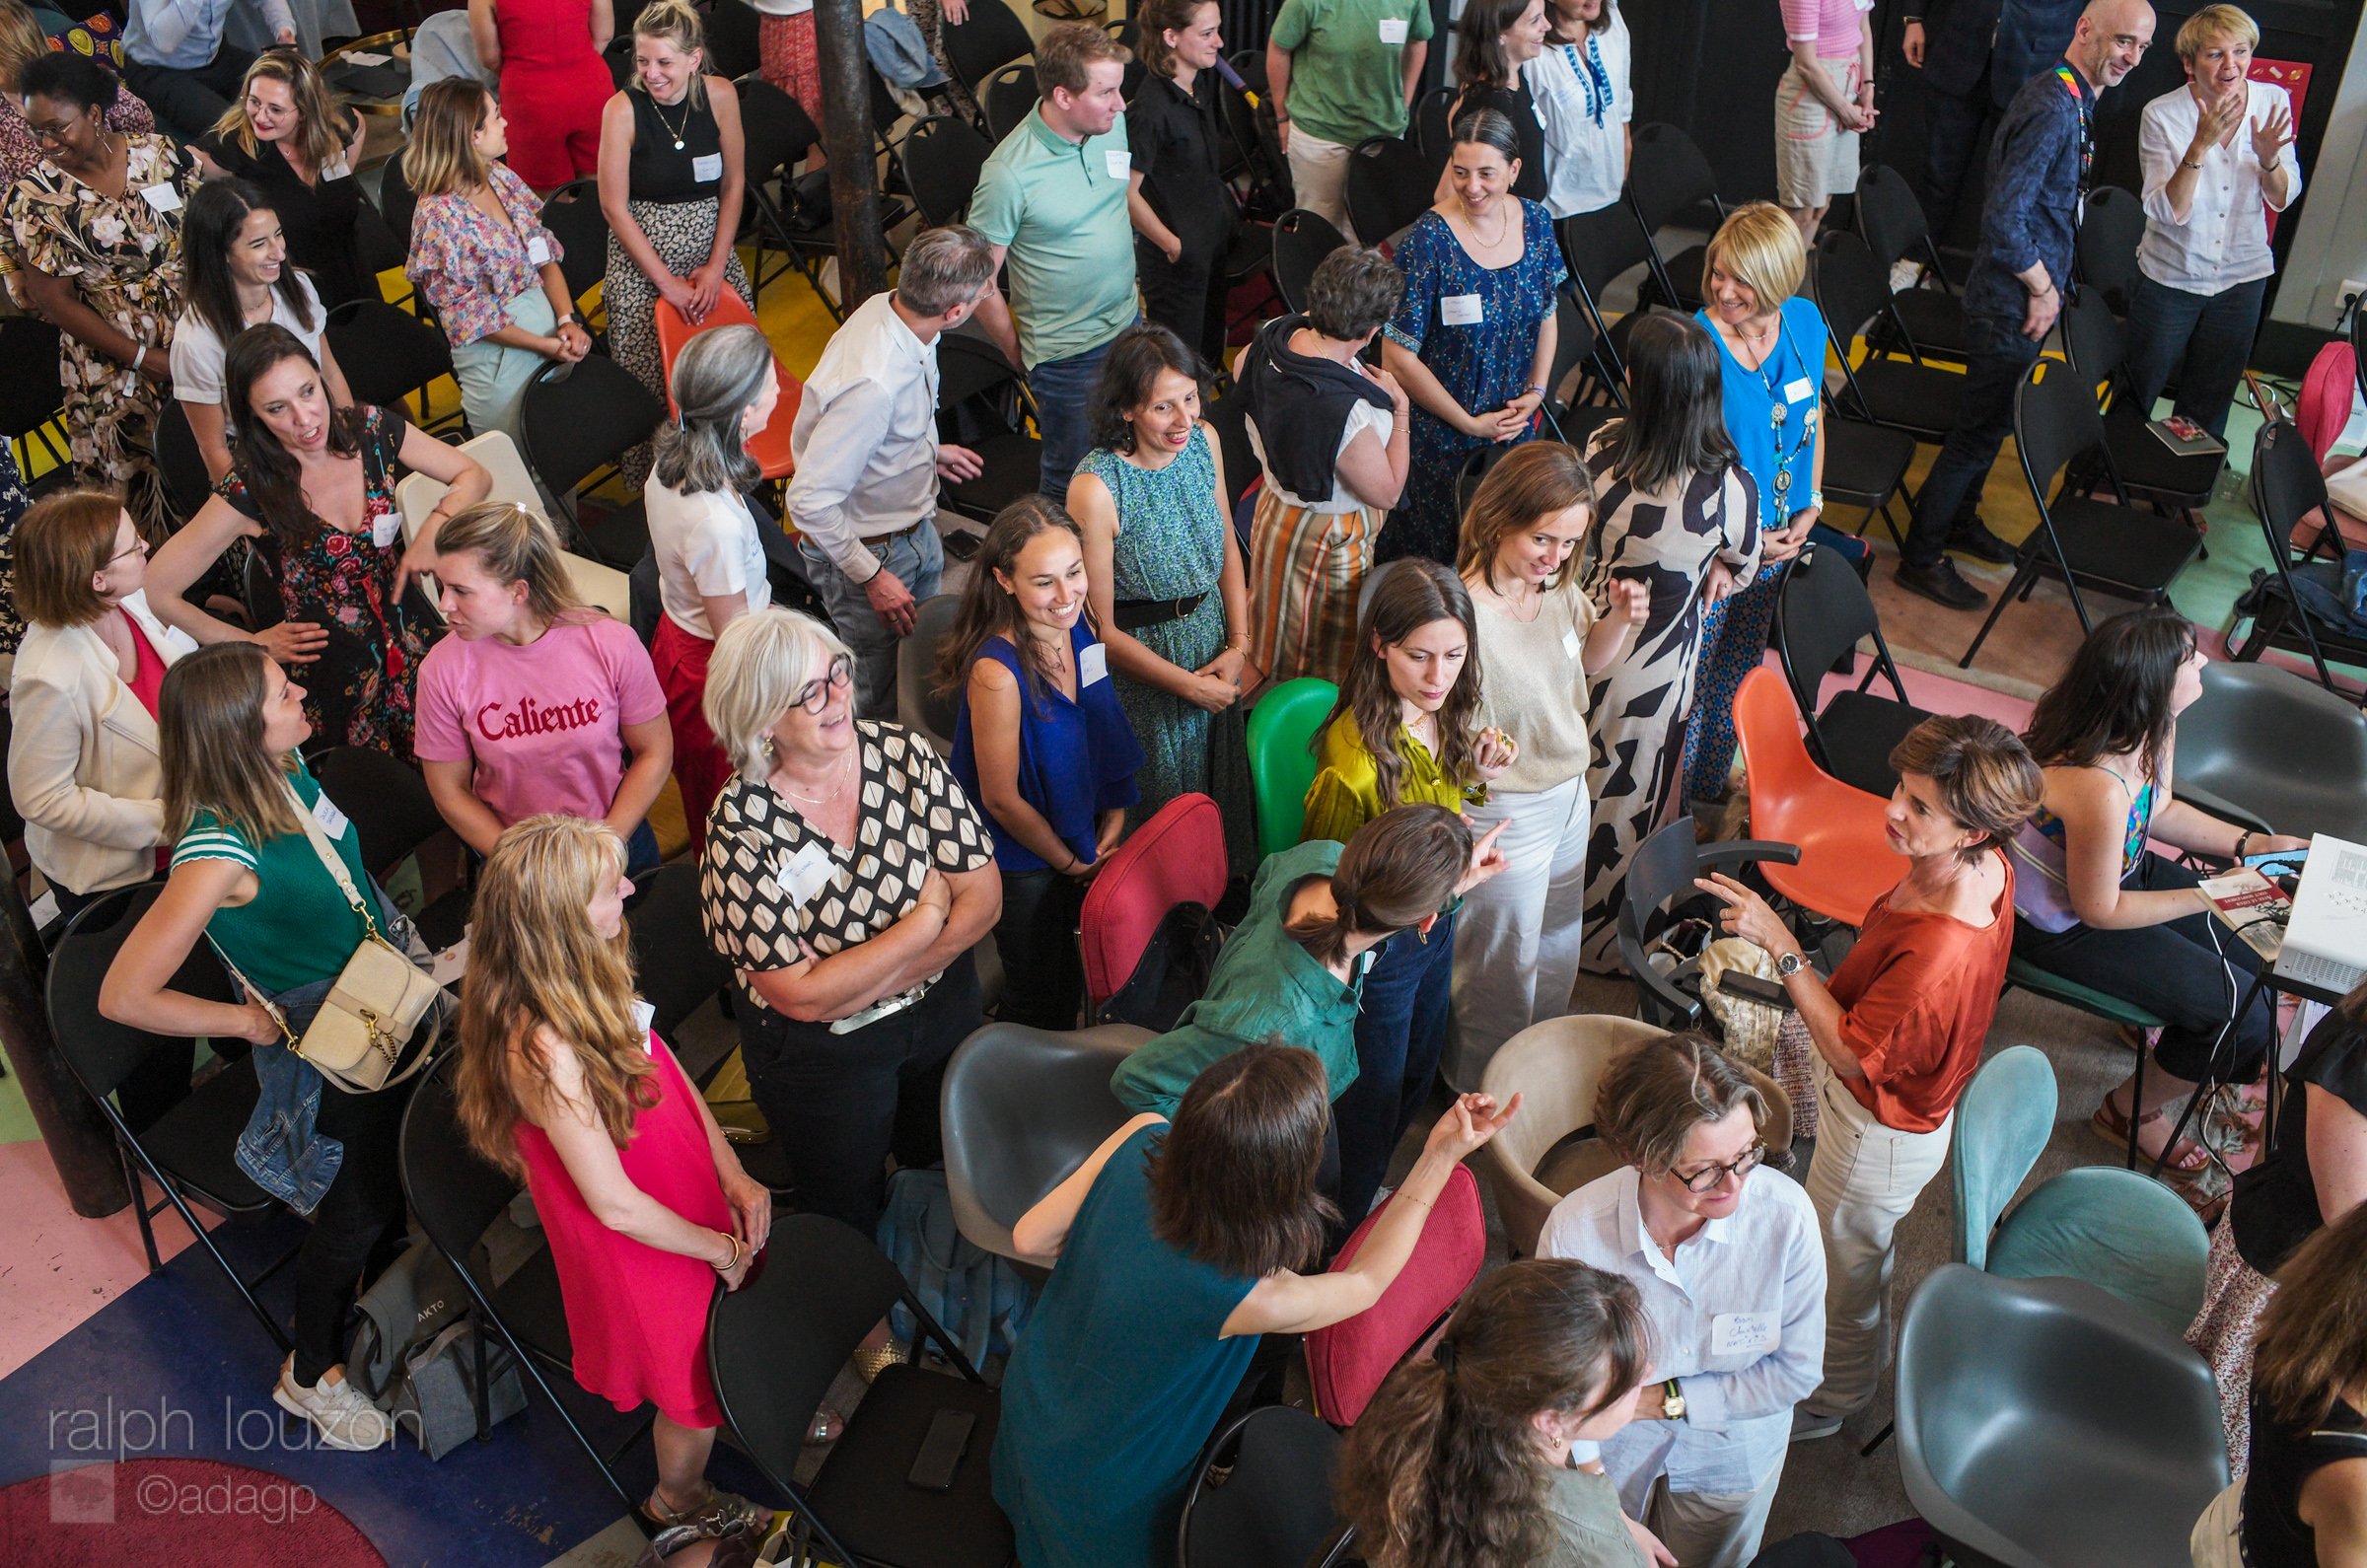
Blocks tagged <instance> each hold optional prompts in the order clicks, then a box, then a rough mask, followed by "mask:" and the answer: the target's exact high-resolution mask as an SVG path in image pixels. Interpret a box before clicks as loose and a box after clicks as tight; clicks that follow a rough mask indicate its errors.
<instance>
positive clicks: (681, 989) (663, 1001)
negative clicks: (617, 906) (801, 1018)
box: [625, 864, 732, 1040]
mask: <svg viewBox="0 0 2367 1568" xmlns="http://www.w3.org/2000/svg"><path fill="white" fill-rule="evenodd" d="M633 892H634V898H633V902H632V904H631V906H630V907H629V908H628V909H627V910H626V911H625V932H626V935H627V936H628V937H629V938H630V939H631V942H632V948H633V983H634V984H635V985H636V986H638V987H639V989H640V992H641V999H642V1000H643V1001H645V1002H647V1003H649V1004H650V1006H652V1007H654V1008H656V1009H657V1013H656V1015H655V1016H654V1017H653V1018H651V1020H650V1024H649V1027H650V1028H651V1029H653V1030H655V1031H656V1032H657V1033H658V1036H659V1037H660V1038H661V1039H666V1040H672V1039H673V1038H674V1033H675V1031H676V1030H678V1029H680V1028H681V1023H682V1020H684V1019H686V1018H688V1017H689V1016H690V1015H691V1014H693V1013H695V1012H697V1011H698V1010H699V1009H700V1008H701V1007H704V1006H705V1005H706V1003H707V999H708V998H709V997H712V996H714V995H716V994H717V993H718V992H720V991H721V990H722V989H723V988H724V987H725V986H727V985H729V984H731V983H732V965H731V962H730V961H729V960H727V959H725V958H723V957H722V956H721V955H720V954H718V953H717V952H716V951H715V948H714V944H712V943H710V942H708V941H707V938H706V932H705V931H704V930H703V929H702V928H701V926H700V923H699V901H698V867H697V866H696V865H695V864H681V865H673V866H661V867H659V868H658V870H657V871H656V872H655V873H654V874H652V875H650V876H646V877H643V878H640V879H639V880H638V881H637V883H636V884H635V886H634V889H633Z"/></svg>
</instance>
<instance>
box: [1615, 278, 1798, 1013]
mask: <svg viewBox="0 0 2367 1568" xmlns="http://www.w3.org/2000/svg"><path fill="white" fill-rule="evenodd" d="M1723 396H1724V392H1723V389H1722V382H1721V378H1720V362H1719V358H1718V348H1717V345H1716V344H1715V343H1713V342H1712V341H1710V336H1709V333H1708V331H1707V330H1706V329H1705V328H1704V327H1703V326H1702V325H1701V324H1700V323H1699V322H1698V321H1681V320H1679V319H1677V318H1675V317H1669V316H1647V317H1645V318H1644V319H1643V320H1642V321H1638V322H1636V323H1635V335H1634V336H1633V337H1631V338H1630V339H1629V340H1628V348H1627V413H1626V415H1625V416H1624V417H1622V418H1619V419H1615V420H1614V421H1612V422H1611V423H1610V424H1608V425H1606V426H1604V427H1603V429H1602V430H1600V431H1598V432H1597V433H1596V435H1595V438H1594V440H1593V441H1592V443H1590V444H1589V446H1588V448H1587V466H1588V467H1589V468H1591V469H1592V470H1593V472H1594V477H1595V495H1596V499H1597V503H1598V506H1597V511H1596V522H1595V535H1594V541H1593V564H1592V565H1590V566H1589V567H1588V569H1587V574H1586V594H1587V597H1588V598H1589V599H1591V600H1593V601H1594V605H1595V613H1596V614H1597V615H1603V614H1606V613H1608V612H1609V610H1610V608H1611V604H1612V596H1613V585H1614V583H1621V582H1628V583H1641V584H1643V585H1644V587H1645V588H1647V589H1649V590H1650V591H1651V595H1652V607H1651V609H1650V611H1649V612H1648V613H1647V614H1646V615H1645V617H1644V623H1643V626H1642V627H1641V628H1640V629H1639V630H1638V631H1637V633H1636V637H1635V646H1634V648H1633V650H1632V651H1631V652H1629V653H1628V654H1627V656H1626V657H1625V658H1623V659H1618V660H1614V662H1613V663H1612V665H1611V667H1610V668H1609V669H1608V670H1606V671H1604V672H1603V673H1602V674H1601V675H1600V676H1598V677H1595V679H1594V681H1593V682H1592V684H1591V685H1590V686H1589V688H1588V691H1587V707H1588V710H1589V711H1590V712H1592V713H1593V714H1594V735H1595V746H1594V756H1595V760H1594V763H1593V765H1591V766H1590V767H1589V768H1588V769H1587V775H1586V788H1587V794H1588V795H1589V797H1591V798H1592V800H1593V802H1594V814H1595V832H1594V837H1593V839H1592V840H1591V847H1590V848H1589V850H1588V852H1587V863H1586V917H1585V919H1586V930H1587V939H1586V945H1585V951H1584V955H1583V957H1582V959H1581V962H1583V963H1584V965H1585V966H1586V967H1587V968H1589V969H1591V970H1594V971H1595V972H1597V973H1611V972H1614V971H1616V970H1617V969H1618V967H1619V953H1618V942H1617V922H1618V912H1619V902H1620V900H1621V899H1623V898H1624V897H1625V896H1626V894H1627V862H1628V860H1629V859H1630V858H1631V857H1632V856H1633V855H1634V854H1635V851H1636V846H1637V845H1639V844H1641V843H1642V842H1643V841H1644V840H1645V839H1647V838H1649V837H1651V836H1652V834H1653V833H1654V832H1655V831H1657V830H1658V829H1660V828H1661V827H1663V826H1665V825H1666V824H1667V823H1669V822H1670V821H1673V820H1675V819H1676V816H1677V813H1678V810H1679V789H1678V774H1679V762H1680V760H1681V758H1682V757H1683V754H1684V741H1685V726H1686V719H1687V718H1688V717H1689V716H1690V715H1691V713H1692V708H1693V677H1694V672H1695V670H1696V668H1697V666H1698V665H1699V663H1700V659H1701V627H1702V619H1703V614H1704V611H1705V610H1706V609H1707V608H1708V606H1712V605H1715V604H1717V603H1719V602H1720V601H1721V600H1723V599H1725V598H1726V596H1727V595H1728V594H1730V593H1732V592H1733V591H1734V585H1735V583H1736V582H1737V581H1748V580H1749V579H1750V577H1751V574H1752V573H1753V572H1754V571H1756V570H1757V565H1758V554H1759V530H1758V492H1757V487H1756V486H1755V485H1753V483H1752V482H1751V475H1750V474H1749V472H1748V471H1746V470H1745V469H1744V467H1743V465H1742V463H1740V462H1739V461H1738V460H1737V458H1736V455H1735V450H1734V443H1733V442H1732V441H1731V440H1729V439H1728V437H1727V434H1726V418H1725V413H1724V408H1723V403H1722V398H1723Z"/></svg>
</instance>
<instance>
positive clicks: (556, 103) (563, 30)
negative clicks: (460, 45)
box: [468, 0, 616, 196]
mask: <svg viewBox="0 0 2367 1568" xmlns="http://www.w3.org/2000/svg"><path fill="white" fill-rule="evenodd" d="M468 33H469V36H471V37H472V38H474V39H475V41H476V53H477V57H478V58H479V59H481V60H483V61H484V62H485V65H486V67H487V68H488V69H491V70H496V71H499V72H500V73H501V111H502V114H503V115H504V116H505V117H506V118H507V119H508V120H509V122H510V156H509V164H510V170H511V172H512V173H513V174H515V175H517V176H518V178H521V179H523V180H525V181H526V182H527V183H528V184H530V185H532V186H533V187H534V188H535V194H537V195H538V196H547V195H549V194H550V193H551V192H552V191H553V190H556V189H557V188H558V187H559V186H561V185H563V184H565V183H567V181H569V180H570V179H579V178H583V177H584V176H586V175H589V174H591V173H593V171H594V170H595V169H596V168H597V167H598V166H599V163H600V111H601V109H602V108H603V107H605V106H606V105H607V104H608V102H609V98H610V95H611V94H613V93H614V92H615V91H616V84H615V83H614V82H613V81H612V80H610V76H609V67H608V64H607V62H606V61H604V60H602V59H601V57H600V51H601V50H603V49H605V48H607V47H608V46H609V39H610V38H611V37H613V36H615V33H616V13H615V11H614V10H613V9H612V7H611V6H610V0H468Z"/></svg>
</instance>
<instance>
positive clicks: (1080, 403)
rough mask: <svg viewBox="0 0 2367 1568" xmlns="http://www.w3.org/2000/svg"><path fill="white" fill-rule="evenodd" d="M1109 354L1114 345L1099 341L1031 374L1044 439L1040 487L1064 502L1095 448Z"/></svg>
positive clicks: (1049, 361) (1030, 386) (1031, 390)
mask: <svg viewBox="0 0 2367 1568" xmlns="http://www.w3.org/2000/svg"><path fill="white" fill-rule="evenodd" d="M1111 341H1112V342H1114V341H1116V339H1114V338H1112V340H1111ZM1109 354H1110V344H1109V343H1101V344H1097V345H1095V346H1094V347H1092V348H1089V349H1087V350H1086V351H1085V352H1084V353H1082V354H1071V355H1070V356H1069V357H1068V358H1066V359H1047V360H1045V361H1044V362H1043V363H1042V364H1040V365H1038V366H1036V367H1035V368H1034V369H1033V370H1030V371H1029V372H1028V392H1029V393H1030V394H1031V395H1033V396H1034V397H1035V399H1036V431H1037V434H1039V435H1040V436H1041V437H1042V438H1043V467H1042V473H1041V477H1040V480H1039V481H1038V488H1039V489H1040V490H1042V491H1043V493H1044V494H1045V495H1048V496H1050V497H1051V498H1052V499H1053V500H1055V501H1058V502H1059V503H1060V504H1061V505H1063V506H1066V505H1067V504H1068V481H1069V480H1071V479H1073V478H1075V477H1076V476H1077V464H1078V463H1082V462H1084V461H1085V454H1086V453H1088V452H1091V451H1092V450H1093V420H1092V413H1091V405H1092V402H1093V387H1094V383H1096V382H1098V381H1100V380H1101V379H1102V361H1103V360H1104V359H1106V358H1108V357H1109Z"/></svg>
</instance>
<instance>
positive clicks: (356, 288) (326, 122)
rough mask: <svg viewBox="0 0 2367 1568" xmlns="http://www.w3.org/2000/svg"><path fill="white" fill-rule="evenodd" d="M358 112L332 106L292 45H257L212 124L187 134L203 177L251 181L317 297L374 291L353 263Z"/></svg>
mask: <svg viewBox="0 0 2367 1568" xmlns="http://www.w3.org/2000/svg"><path fill="white" fill-rule="evenodd" d="M363 135H364V132H363V129H362V117H361V116H360V115H359V114H354V113H351V112H350V111H348V110H346V109H344V108H342V107H339V106H338V104H337V98H336V94H334V93H333V92H331V91H330V90H329V86H328V81H327V79H326V78H325V77H323V75H322V74H321V68H320V67H319V66H317V65H315V64H314V63H313V62H312V61H310V60H308V59H306V58H305V57H304V56H303V55H302V54H299V53H298V52H297V51H296V50H294V49H287V48H280V49H265V50H264V51H263V52H262V53H261V54H259V55H257V56H256V57H255V61H254V63H253V64H252V65H251V66H249V67H248V68H247V81H246V84H245V85H244V86H243V87H242V88H241V89H240V90H239V102H238V103H236V104H233V105H232V106H231V107H230V109H229V111H228V112H227V113H225V114H224V115H223V116H222V118H221V120H220V121H219V122H218V123H217V124H216V125H215V126H214V128H213V129H212V130H211V131H209V132H208V133H206V134H205V135H204V136H201V137H199V138H198V139H197V140H196V141H195V142H193V143H191V144H190V145H191V147H192V149H193V150H194V151H195V153H196V155H197V162H198V167H199V168H200V169H202V170H203V171H204V173H205V178H208V179H219V178H223V177H224V176H225V175H229V176H235V177H237V178H241V179H247V180H251V181H252V182H253V183H254V185H255V187H256V188H257V189H259V190H261V191H262V192H263V194H264V195H265V196H266V197H268V198H269V200H270V206H271V210H272V211H274V212H276V213H278V214H279V221H280V226H281V227H282V229H284V230H285V231H286V234H287V239H288V258H289V260H291V261H293V262H294V263H295V264H296V265H298V266H300V267H303V268H304V269H305V270H306V271H308V272H310V273H312V275H313V281H314V283H315V284H316V285H317V286H318V287H319V289H320V291H321V303H322V304H323V305H324V306H326V307H327V308H328V309H330V310H332V311H333V310H335V309H336V308H337V307H338V306H340V305H343V304H344V303H346V302H347V301H348V300H375V299H378V298H379V292H378V279H377V278H376V277H375V276H373V275H372V274H371V273H370V272H368V271H367V270H366V269H365V268H364V267H363V264H362V258H361V239H360V231H359V228H358V225H359V223H360V220H361V210H362V183H361V181H360V180H359V179H357V178H354V169H355V167H356V166H357V165H359V164H360V162H361V157H362V140H363Z"/></svg>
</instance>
